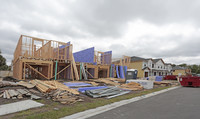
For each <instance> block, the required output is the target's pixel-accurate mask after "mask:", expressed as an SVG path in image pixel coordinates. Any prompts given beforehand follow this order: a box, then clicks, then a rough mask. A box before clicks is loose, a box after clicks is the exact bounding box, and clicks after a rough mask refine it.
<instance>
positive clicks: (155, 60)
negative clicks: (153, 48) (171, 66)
mask: <svg viewBox="0 0 200 119" xmlns="http://www.w3.org/2000/svg"><path fill="white" fill-rule="evenodd" d="M159 60H161V61H162V62H163V64H165V62H164V61H163V59H162V58H158V59H153V62H154V63H156V62H158V61H159Z"/></svg>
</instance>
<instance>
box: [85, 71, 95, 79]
mask: <svg viewBox="0 0 200 119" xmlns="http://www.w3.org/2000/svg"><path fill="white" fill-rule="evenodd" d="M85 71H86V72H87V73H88V74H89V75H90V76H91V77H92V78H94V76H92V74H90V72H88V71H87V70H85Z"/></svg>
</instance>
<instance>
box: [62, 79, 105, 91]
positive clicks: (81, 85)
mask: <svg viewBox="0 0 200 119" xmlns="http://www.w3.org/2000/svg"><path fill="white" fill-rule="evenodd" d="M92 84H95V85H98V84H97V83H95V82H93V83H85V82H66V83H64V85H66V86H67V87H69V88H73V89H77V90H78V91H79V92H81V93H85V91H86V90H94V89H100V88H107V87H106V86H95V85H92Z"/></svg>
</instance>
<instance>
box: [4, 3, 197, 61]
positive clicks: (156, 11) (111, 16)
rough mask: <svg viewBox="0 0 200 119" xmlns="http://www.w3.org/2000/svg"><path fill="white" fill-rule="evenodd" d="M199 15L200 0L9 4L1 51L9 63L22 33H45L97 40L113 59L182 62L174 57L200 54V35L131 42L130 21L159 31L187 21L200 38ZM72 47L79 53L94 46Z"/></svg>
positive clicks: (150, 37)
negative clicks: (110, 53) (137, 58)
mask: <svg viewBox="0 0 200 119" xmlns="http://www.w3.org/2000/svg"><path fill="white" fill-rule="evenodd" d="M199 11H200V1H199V0H193V1H192V2H191V1H190V0H173V1H169V0H166V1H158V0H99V1H94V0H84V1H82V0H69V1H65V0H60V1H53V0H48V1H47V0H46V1H45V0H44V1H39V0H34V1H31V0H20V1H15V0H5V1H1V4H0V14H1V15H0V36H1V37H0V42H1V43H0V49H1V50H2V53H3V55H4V56H5V57H6V58H7V60H8V62H10V61H11V60H12V55H13V53H14V50H15V47H16V45H17V41H18V39H19V36H20V34H27V35H31V36H32V35H36V37H39V36H41V37H44V36H43V35H44V34H45V36H49V37H50V35H52V36H55V38H56V39H54V40H60V39H65V40H66V41H68V40H71V41H72V43H78V42H81V41H82V40H84V39H87V41H92V40H93V42H92V45H93V44H94V46H95V47H98V48H99V49H100V50H102V49H106V50H112V51H113V56H114V57H121V56H122V55H129V56H133V55H137V56H144V57H163V58H168V59H169V61H172V62H176V63H179V62H182V61H184V60H177V61H174V60H170V58H174V57H177V56H179V57H182V58H184V57H191V59H192V57H194V58H195V57H198V56H200V48H199V46H198V44H199V43H200V40H199V38H200V36H199V35H197V36H195V35H193V34H190V35H189V36H187V37H186V36H184V34H169V35H164V36H156V35H153V34H148V35H146V34H144V35H143V36H139V37H134V38H133V40H129V41H128V40H127V41H126V39H125V34H126V33H127V29H128V27H129V23H130V22H134V21H136V20H138V19H139V20H143V21H145V22H148V23H149V24H152V25H155V26H157V27H162V26H168V25H170V24H179V25H182V26H184V24H185V23H187V24H190V25H191V27H194V28H195V29H196V30H197V31H195V33H196V32H197V33H196V34H198V33H199V29H200V24H199V21H200V14H199V13H198V12H199ZM147 30H148V28H147ZM141 32H142V31H141ZM166 32H168V31H166ZM186 32H187V31H186ZM133 34H136V33H135V32H133ZM66 38H67V39H66ZM88 39H90V40H88ZM94 40H95V41H94ZM173 44H174V46H173ZM73 45H74V49H75V50H77V49H80V48H81V49H82V48H86V47H87V45H88V47H89V46H90V45H91V43H89V42H88V43H86V44H84V46H80V45H81V44H80V43H79V44H78V45H76V44H73ZM82 45H83V44H82ZM168 46H169V48H167V47H168ZM172 46H173V47H172ZM96 50H98V49H96ZM189 61H190V60H188V62H189ZM191 61H192V60H191ZM195 62H196V63H200V60H199V62H198V59H195Z"/></svg>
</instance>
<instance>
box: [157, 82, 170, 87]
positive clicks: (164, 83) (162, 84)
mask: <svg viewBox="0 0 200 119" xmlns="http://www.w3.org/2000/svg"><path fill="white" fill-rule="evenodd" d="M154 84H155V85H161V86H170V85H171V83H170V82H165V81H154Z"/></svg>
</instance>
